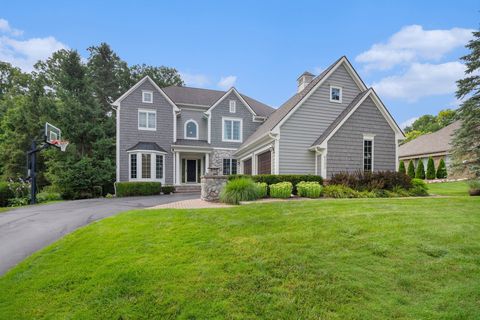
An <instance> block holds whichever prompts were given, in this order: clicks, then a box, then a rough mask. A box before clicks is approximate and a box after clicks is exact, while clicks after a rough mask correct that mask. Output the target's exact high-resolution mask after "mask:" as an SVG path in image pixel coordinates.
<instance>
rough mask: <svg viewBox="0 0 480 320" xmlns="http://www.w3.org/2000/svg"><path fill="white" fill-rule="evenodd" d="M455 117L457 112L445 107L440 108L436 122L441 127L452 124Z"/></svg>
mask: <svg viewBox="0 0 480 320" xmlns="http://www.w3.org/2000/svg"><path fill="white" fill-rule="evenodd" d="M456 118H457V112H456V111H455V110H452V109H445V110H440V112H439V113H438V115H437V123H438V124H439V125H440V127H441V128H443V127H446V126H448V125H449V124H452V122H454V121H455V120H456Z"/></svg>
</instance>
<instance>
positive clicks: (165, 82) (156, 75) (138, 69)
mask: <svg viewBox="0 0 480 320" xmlns="http://www.w3.org/2000/svg"><path fill="white" fill-rule="evenodd" d="M130 72H131V79H132V83H131V85H133V84H135V83H136V82H137V81H139V80H141V79H142V78H143V77H145V76H150V78H152V80H153V81H154V82H155V83H156V84H157V85H158V86H159V87H160V88H164V87H168V86H183V85H184V83H183V81H182V78H181V77H180V74H179V73H178V71H177V70H176V69H174V68H168V67H164V66H160V67H153V66H147V65H146V64H142V65H139V64H137V65H134V66H132V67H130Z"/></svg>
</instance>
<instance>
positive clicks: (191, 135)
mask: <svg viewBox="0 0 480 320" xmlns="http://www.w3.org/2000/svg"><path fill="white" fill-rule="evenodd" d="M185 139H198V124H197V122H196V121H195V120H188V121H187V122H185Z"/></svg>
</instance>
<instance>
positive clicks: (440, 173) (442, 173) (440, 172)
mask: <svg viewBox="0 0 480 320" xmlns="http://www.w3.org/2000/svg"><path fill="white" fill-rule="evenodd" d="M446 177H447V166H446V165H445V161H443V158H442V159H440V163H439V164H438V168H437V179H445V178H446Z"/></svg>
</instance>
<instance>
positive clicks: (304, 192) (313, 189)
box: [297, 181, 322, 198]
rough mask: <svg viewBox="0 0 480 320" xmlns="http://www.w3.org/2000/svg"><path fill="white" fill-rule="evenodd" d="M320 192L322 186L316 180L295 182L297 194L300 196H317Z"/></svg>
mask: <svg viewBox="0 0 480 320" xmlns="http://www.w3.org/2000/svg"><path fill="white" fill-rule="evenodd" d="M321 192H322V186H321V185H320V184H319V183H318V182H306V181H302V182H299V183H298V184H297V194H298V195H299V196H300V197H307V198H318V197H320V194H321Z"/></svg>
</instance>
